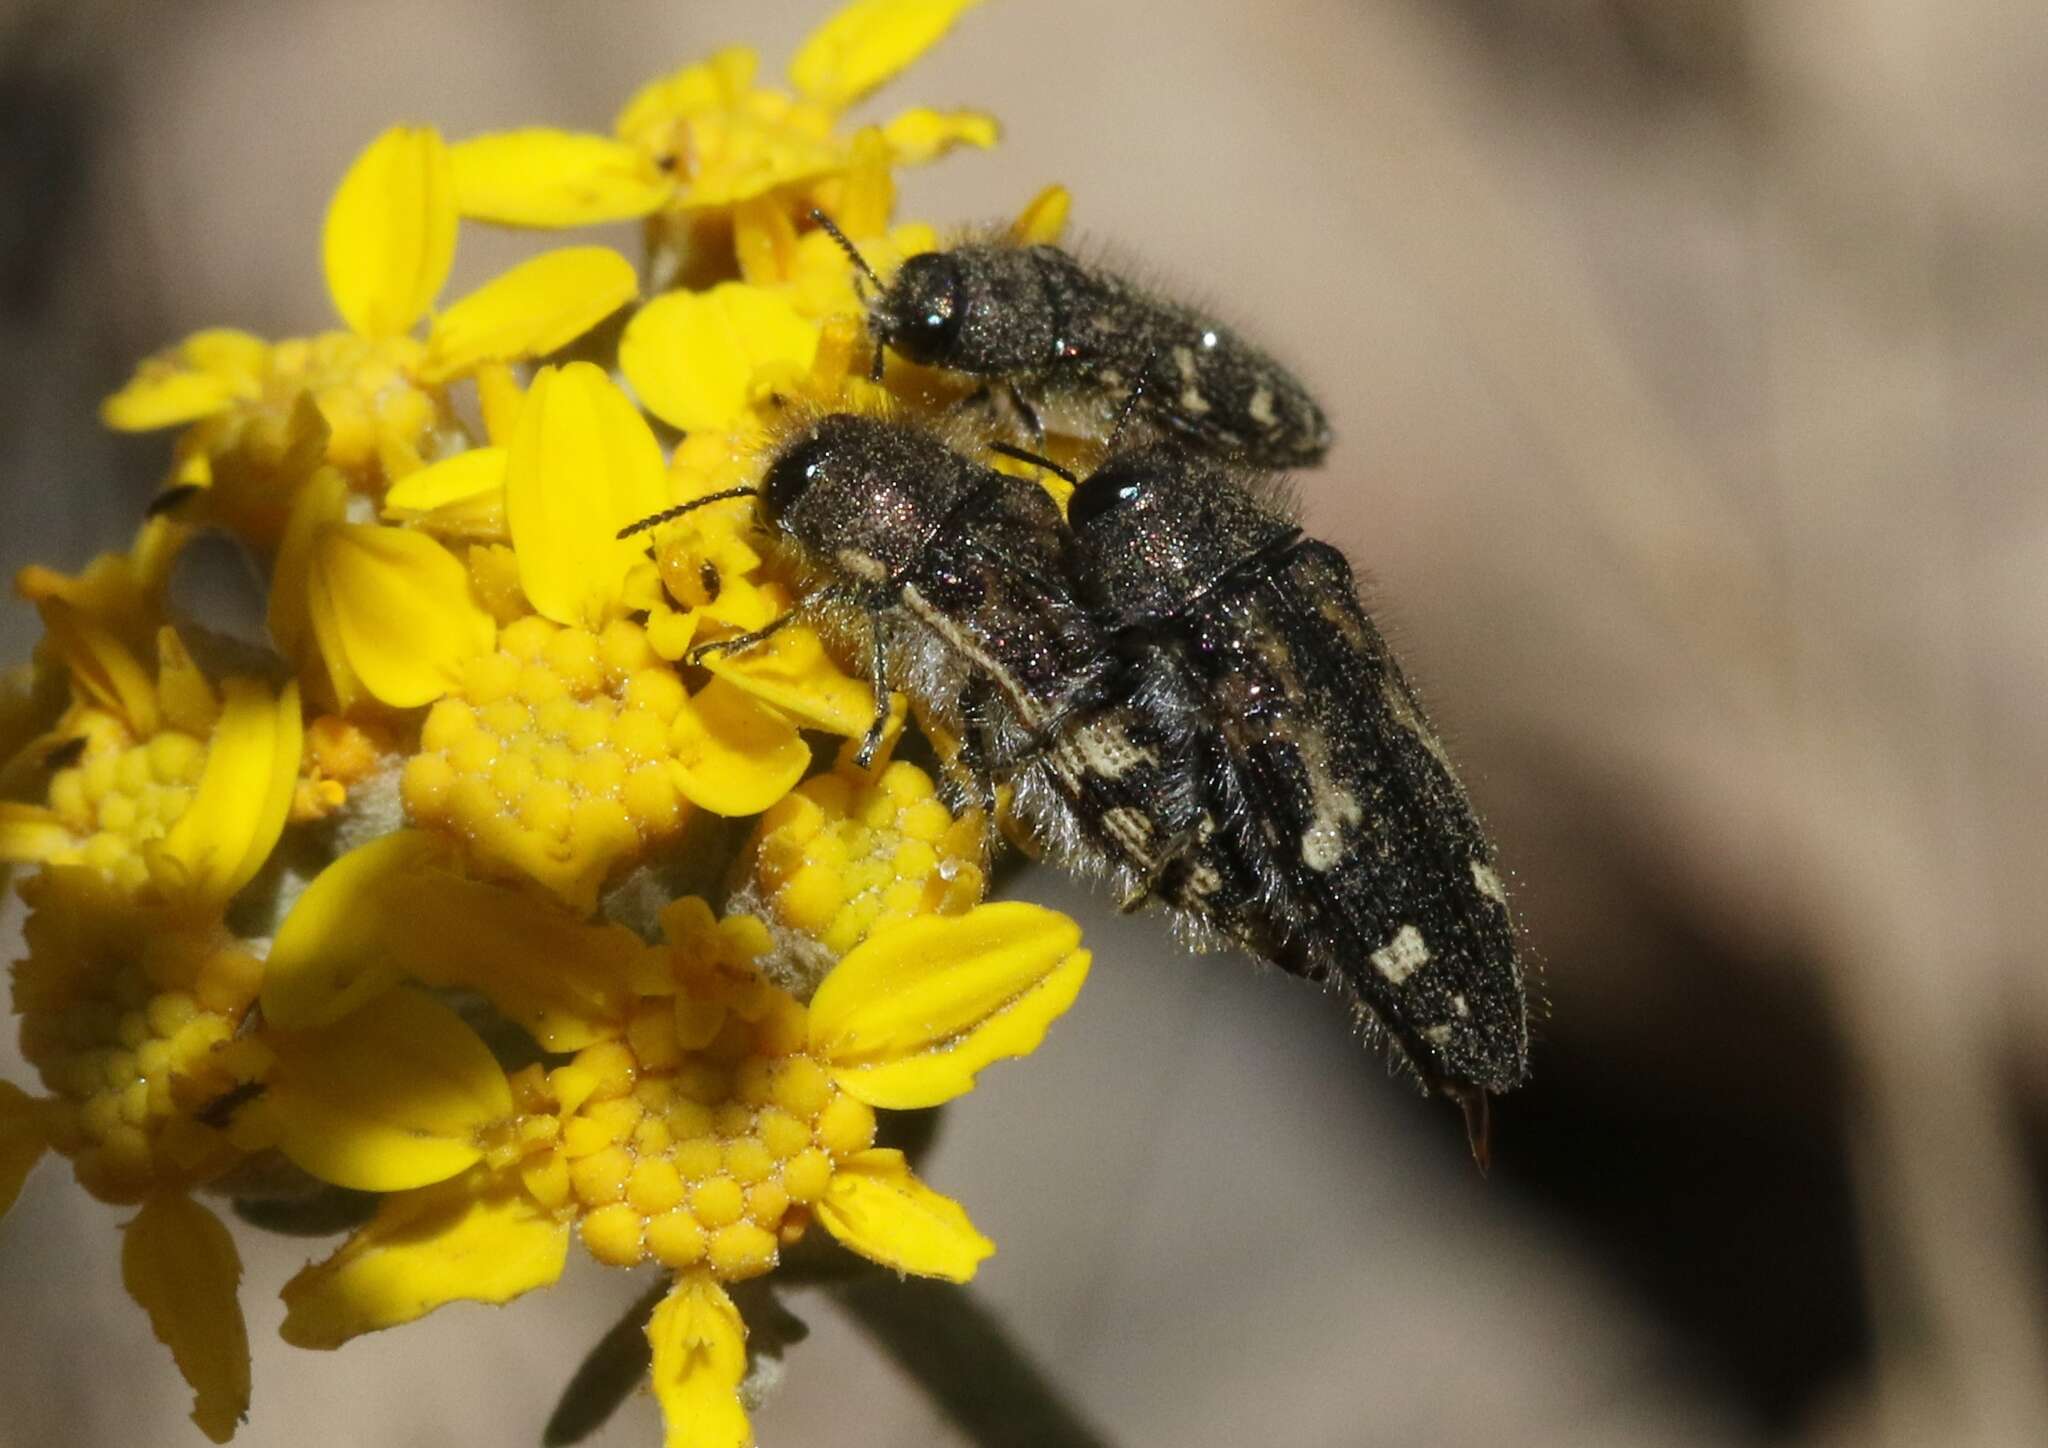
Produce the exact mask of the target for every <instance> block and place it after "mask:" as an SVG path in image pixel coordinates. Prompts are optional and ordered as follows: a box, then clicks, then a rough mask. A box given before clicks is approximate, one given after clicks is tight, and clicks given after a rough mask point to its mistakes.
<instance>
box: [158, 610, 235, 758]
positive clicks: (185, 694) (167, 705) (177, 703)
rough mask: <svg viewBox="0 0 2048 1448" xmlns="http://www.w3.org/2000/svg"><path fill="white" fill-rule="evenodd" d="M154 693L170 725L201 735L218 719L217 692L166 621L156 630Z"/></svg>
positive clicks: (211, 727) (207, 732)
mask: <svg viewBox="0 0 2048 1448" xmlns="http://www.w3.org/2000/svg"><path fill="white" fill-rule="evenodd" d="M156 693H157V701H158V703H160V704H161V705H162V706H163V711H164V719H165V722H167V723H168V724H170V726H171V727H172V728H173V729H182V730H184V731H185V732H186V733H187V734H191V735H195V736H204V735H207V734H210V733H212V732H213V726H214V724H215V723H216V722H218V720H219V719H220V695H219V694H218V693H217V692H215V690H214V687H213V685H212V684H211V683H210V682H208V680H207V677H206V673H205V671H204V670H203V669H201V668H200V667H199V665H198V663H197V662H196V661H195V660H194V659H193V657H192V653H191V650H189V649H187V648H186V647H185V641H184V640H183V639H181V638H179V637H178V631H177V630H176V629H174V628H172V627H171V626H170V625H169V624H165V625H164V626H163V627H162V628H160V629H158V630H157V631H156Z"/></svg>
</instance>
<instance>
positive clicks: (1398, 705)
mask: <svg viewBox="0 0 2048 1448" xmlns="http://www.w3.org/2000/svg"><path fill="white" fill-rule="evenodd" d="M1380 697H1381V698H1383V699H1385V700H1386V701H1387V712H1388V713H1390V714H1392V715H1393V716H1394V722H1395V723H1396V724H1399V725H1400V726H1401V727H1402V728H1403V729H1406V730H1407V731H1408V732H1409V733H1410V734H1413V735H1414V736H1415V738H1416V740H1417V741H1418V742H1420V743H1421V745H1422V747H1423V748H1424V749H1427V750H1428V751H1429V757H1430V758H1432V759H1434V760H1435V761H1436V762H1437V763H1438V764H1441V765H1442V766H1443V769H1444V773H1445V774H1448V775H1451V776H1453V777H1454V778H1455V777H1456V774H1457V771H1456V770H1454V769H1452V768H1451V756H1450V755H1448V754H1446V753H1445V752H1444V742H1443V740H1441V739H1439V738H1437V737H1436V731H1435V730H1434V729H1432V728H1430V727H1429V725H1428V723H1427V722H1426V721H1425V720H1424V719H1423V717H1422V716H1421V715H1420V714H1418V713H1416V712H1415V706H1414V705H1413V704H1411V703H1409V702H1408V695H1407V693H1406V692H1405V691H1403V689H1402V688H1401V686H1400V685H1399V684H1398V683H1396V682H1395V681H1394V680H1392V679H1389V680H1387V681H1386V682H1385V683H1384V684H1382V685H1380Z"/></svg>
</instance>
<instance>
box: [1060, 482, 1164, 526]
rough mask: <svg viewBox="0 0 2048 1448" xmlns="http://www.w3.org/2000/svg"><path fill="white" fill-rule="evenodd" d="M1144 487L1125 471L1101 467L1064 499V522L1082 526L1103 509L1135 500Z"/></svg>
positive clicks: (1098, 514)
mask: <svg viewBox="0 0 2048 1448" xmlns="http://www.w3.org/2000/svg"><path fill="white" fill-rule="evenodd" d="M1144 491H1145V485H1144V483H1143V482H1141V481H1140V480H1139V479H1137V478H1134V477H1132V476H1131V475H1130V474H1129V473H1126V472H1120V471H1112V470H1110V469H1107V468H1105V469H1102V470H1101V471H1099V472H1097V473H1096V474H1095V475H1094V476H1093V477H1090V478H1089V479H1088V480H1087V481H1086V482H1084V483H1082V484H1081V486H1080V487H1078V488H1076V489H1074V495H1073V496H1072V497H1071V498H1069V499H1067V526H1068V527H1069V528H1075V529H1080V528H1085V527H1087V526H1088V525H1089V524H1090V523H1092V522H1094V521H1095V520H1096V519H1097V518H1100V517H1101V516H1102V515H1103V514H1104V513H1107V512H1109V511H1111V510H1112V509H1115V508H1121V507H1123V506H1124V505H1125V504H1127V503H1134V502H1136V501H1137V500H1138V499H1139V497H1141V496H1142V495H1143V493H1144Z"/></svg>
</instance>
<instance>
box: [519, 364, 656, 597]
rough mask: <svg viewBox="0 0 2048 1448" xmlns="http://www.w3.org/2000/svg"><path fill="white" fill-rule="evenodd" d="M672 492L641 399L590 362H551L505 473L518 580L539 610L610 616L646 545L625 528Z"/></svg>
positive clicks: (536, 385)
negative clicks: (622, 533) (623, 532)
mask: <svg viewBox="0 0 2048 1448" xmlns="http://www.w3.org/2000/svg"><path fill="white" fill-rule="evenodd" d="M667 500H668V493H667V473H666V470H665V469H664V467H663V464H662V457H661V447H660V445H659V444H658V443H656V442H655V440H654V433H653V432H652V431H651V430H650V429H649V428H648V426H647V419H646V418H644V417H642V416H641V415H640V412H639V409H637V408H635V407H634V406H633V404H632V403H631V402H629V401H627V399H626V396H625V394H624V393H622V392H620V391H619V389H618V388H617V387H615V386H614V385H613V384H612V381H611V379H610V378H608V377H606V376H605V375H604V373H603V372H602V371H601V370H600V369H598V368H597V367H595V366H592V365H591V364H590V363H588V362H571V363H570V364H569V365H568V366H566V367H563V368H560V369H556V368H552V367H543V368H542V369H541V370H540V373H539V374H538V375H537V376H536V377H535V378H534V379H533V386H532V387H531V388H530V389H528V391H527V394H526V403H525V405H524V406H523V407H521V408H520V410H519V423H518V426H517V427H516V428H514V430H513V434H512V443H511V448H510V456H509V457H508V459H507V462H506V473H505V511H506V520H507V522H508V523H509V524H510V525H511V529H512V548H513V551H514V552H515V553H516V554H517V555H518V557H519V585H520V587H521V588H522V589H524V590H525V592H526V597H527V599H528V601H529V602H531V603H532V604H533V606H534V609H535V611H536V612H538V613H540V614H541V615H543V616H544V617H546V618H550V619H553V620H554V621H555V622H556V623H561V624H584V623H587V624H591V625H602V624H603V623H604V622H605V621H606V617H607V615H608V614H609V613H610V612H611V611H612V609H613V607H614V605H615V604H616V603H617V601H618V599H619V597H620V592H621V589H622V587H623V585H624V583H625V580H626V574H627V572H628V571H629V570H630V569H631V568H632V567H633V566H634V564H636V563H638V562H640V561H641V559H642V558H643V556H644V552H643V550H645V548H646V546H647V544H646V540H644V539H640V538H626V539H621V538H620V537H619V536H618V534H619V530H620V529H621V528H623V527H625V526H626V525H627V524H629V523H634V522H637V521H638V520H640V519H641V518H644V517H646V516H647V515H648V514H650V513H653V512H656V511H658V510H659V509H660V508H661V507H662V506H663V505H664V504H665V503H666V502H667Z"/></svg>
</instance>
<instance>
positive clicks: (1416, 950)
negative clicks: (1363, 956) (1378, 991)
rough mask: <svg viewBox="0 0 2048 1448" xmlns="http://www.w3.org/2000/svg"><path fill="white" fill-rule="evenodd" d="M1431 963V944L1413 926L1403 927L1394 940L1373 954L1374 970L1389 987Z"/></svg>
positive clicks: (1397, 931) (1396, 933) (1396, 932)
mask: <svg viewBox="0 0 2048 1448" xmlns="http://www.w3.org/2000/svg"><path fill="white" fill-rule="evenodd" d="M1429 961H1430V954H1429V942H1427V941H1425V940H1424V939H1423V938H1422V932H1421V931H1420V930H1417V929H1416V928H1415V927H1414V926H1413V925H1403V926H1402V927H1401V928H1400V929H1399V930H1396V931H1395V932H1394V938H1393V939H1392V940H1390V941H1388V942H1387V943H1386V944H1385V945H1383V946H1381V947H1380V948H1379V949H1378V950H1375V951H1374V952H1373V953H1372V968H1373V969H1374V970H1376V971H1378V972H1379V973H1380V979H1382V980H1384V981H1385V982H1386V983H1387V984H1388V985H1399V984H1400V983H1401V982H1402V981H1404V980H1406V979H1408V977H1409V976H1411V975H1413V974H1415V972H1416V971H1418V970H1420V969H1422V967H1424V966H1425V965H1428V964H1429Z"/></svg>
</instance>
